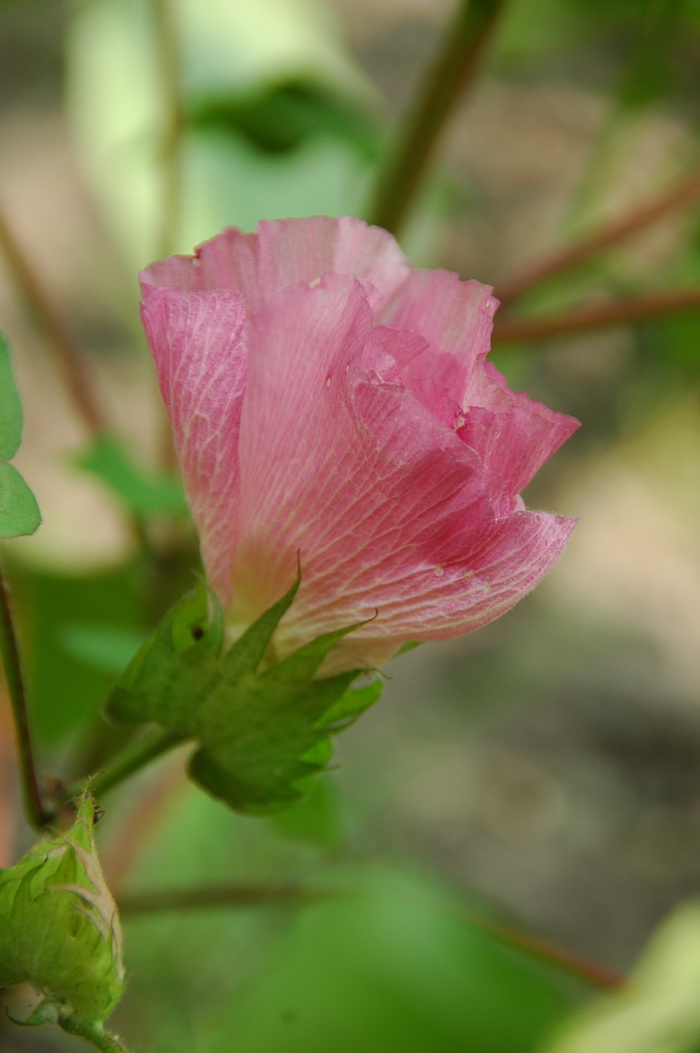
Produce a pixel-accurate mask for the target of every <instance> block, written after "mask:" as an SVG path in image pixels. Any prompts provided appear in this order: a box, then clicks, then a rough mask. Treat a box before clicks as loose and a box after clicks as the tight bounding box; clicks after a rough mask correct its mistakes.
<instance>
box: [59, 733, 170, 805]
mask: <svg viewBox="0 0 700 1053" xmlns="http://www.w3.org/2000/svg"><path fill="white" fill-rule="evenodd" d="M183 741H184V740H183V738H182V736H181V735H179V734H176V733H175V732H173V731H165V730H163V729H160V728H159V729H157V730H155V731H151V732H150V733H148V734H146V735H144V736H143V737H142V738H140V739H137V740H136V742H133V743H131V745H129V746H127V747H126V748H125V749H124V750H122V751H121V753H118V754H117V755H116V756H115V757H113V758H112V760H110V761H109V764H108V767H107V769H106V770H105V771H103V772H100V773H99V774H98V775H96V776H95V778H94V779H92V781H91V782H90V792H91V793H92V794H94V795H95V797H97V798H99V797H101V796H102V795H103V794H105V793H107V792H108V791H109V790H112V789H114V787H115V786H118V785H119V784H120V783H122V782H124V781H125V780H126V779H128V778H129V777H130V776H132V775H134V774H135V773H136V772H137V771H140V770H141V768H145V767H146V766H147V765H148V764H150V763H151V761H154V760H155V759H156V758H157V757H160V756H161V755H162V754H164V753H167V752H168V751H169V750H171V749H174V747H175V746H179V745H180V744H181V743H182V742H183ZM86 778H87V777H86ZM84 784H85V779H80V780H76V781H75V782H74V783H73V784H72V785H71V786H70V787H69V789H68V792H67V795H68V797H76V796H77V795H78V794H79V793H81V791H82V789H83V786H84Z"/></svg>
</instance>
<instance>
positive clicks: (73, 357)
mask: <svg viewBox="0 0 700 1053" xmlns="http://www.w3.org/2000/svg"><path fill="white" fill-rule="evenodd" d="M0 251H2V252H3V253H4V255H5V258H6V260H7V263H8V265H9V270H10V273H11V274H12V276H13V277H14V279H15V282H16V284H17V288H18V290H19V291H20V293H21V294H22V295H23V296H24V298H25V299H26V301H27V303H28V305H29V307H30V308H31V310H32V311H33V312H34V314H35V315H36V317H37V318H38V320H39V322H40V324H41V326H42V328H43V329H44V332H45V333H46V335H47V337H48V342H49V348H50V350H51V351H52V352H53V355H54V358H55V360H56V363H57V365H58V367H59V369H60V371H61V374H62V375H63V378H64V381H65V384H66V388H67V389H68V392H69V394H70V396H71V398H72V400H73V403H74V405H75V408H76V409H77V411H78V413H79V415H80V417H81V419H82V420H83V422H84V423H85V426H86V427H87V429H88V431H90V432H92V433H97V432H101V431H105V430H106V423H105V420H104V417H103V414H102V411H101V409H100V407H99V405H98V403H97V400H96V399H95V396H94V394H93V388H92V386H91V384H90V381H89V379H88V377H87V376H86V373H85V364H84V362H83V360H82V356H81V354H80V352H79V350H78V348H77V347H76V346H75V344H74V342H73V338H72V337H71V335H70V333H69V331H68V329H67V328H66V326H65V324H64V322H63V319H62V318H61V315H60V314H59V312H58V311H57V309H56V307H55V306H54V304H53V302H52V300H51V298H50V297H49V295H48V294H47V292H46V290H45V289H44V286H43V284H42V282H41V280H40V278H39V276H38V275H37V273H36V271H35V269H34V267H33V266H32V264H31V262H30V260H29V257H28V256H27V254H26V253H25V251H24V249H23V248H22V246H21V245H20V244H19V242H18V240H17V238H16V237H15V235H14V233H13V231H12V229H11V228H10V226H9V224H8V222H7V218H6V216H5V215H4V214H3V211H2V208H0Z"/></svg>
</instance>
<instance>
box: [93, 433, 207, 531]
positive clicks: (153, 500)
mask: <svg viewBox="0 0 700 1053" xmlns="http://www.w3.org/2000/svg"><path fill="white" fill-rule="evenodd" d="M77 464H78V467H80V468H84V469H85V470H86V471H88V472H91V473H92V474H93V475H94V476H96V477H97V478H98V479H99V480H100V482H102V483H104V485H105V486H106V487H107V488H108V489H109V490H110V491H111V492H112V494H113V495H114V496H115V497H116V498H117V499H118V500H119V501H121V503H122V504H123V505H124V506H125V507H126V508H127V509H128V510H129V511H130V512H132V513H133V514H134V515H135V516H136V517H137V518H139V519H146V518H147V517H149V516H153V515H187V513H188V506H187V501H186V499H185V495H184V492H183V490H182V485H181V483H180V480H179V479H178V478H176V477H175V476H171V475H163V474H158V475H149V474H147V473H146V472H143V471H142V470H141V469H140V468H138V467H137V466H136V465H135V464H134V462H133V461H132V460H131V458H130V457H129V455H128V454H127V452H126V450H125V449H124V447H123V446H122V445H121V443H120V442H119V441H118V440H117V439H115V438H114V436H112V435H99V436H98V437H97V438H96V439H95V440H94V442H93V444H92V446H91V447H90V449H89V450H87V451H86V452H85V453H83V454H82V455H81V456H80V457H79V458H78V460H77Z"/></svg>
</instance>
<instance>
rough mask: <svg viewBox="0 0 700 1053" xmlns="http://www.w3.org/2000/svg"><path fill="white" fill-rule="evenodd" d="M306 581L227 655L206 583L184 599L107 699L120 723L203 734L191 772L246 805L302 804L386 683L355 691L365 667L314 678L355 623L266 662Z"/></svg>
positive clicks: (208, 787)
mask: <svg viewBox="0 0 700 1053" xmlns="http://www.w3.org/2000/svg"><path fill="white" fill-rule="evenodd" d="M299 582H300V579H299V578H298V579H297V581H296V582H295V583H294V584H293V585H292V587H291V588H290V589H289V591H288V592H287V593H286V595H285V596H283V597H282V599H281V600H278V602H277V603H275V604H273V606H272V607H270V608H269V610H267V611H265V613H264V614H262V615H261V616H260V618H258V620H257V621H256V622H254V624H253V625H251V626H250V627H249V628H248V629H247V630H246V632H245V633H243V635H242V636H241V637H240V638H239V639H238V640H237V641H236V643H235V644H234V645H233V646H232V647H231V648H230V649H229V650H228V651H226V650H223V642H224V624H223V615H222V612H221V610H220V608H219V607H218V605H217V604H216V601H215V600H214V599H213V597H210V596H208V595H207V593H206V591H205V590H204V588H200V589H199V590H197V591H195V592H194V593H192V594H191V595H189V596H187V597H185V599H184V600H183V601H181V603H180V604H178V605H177V606H176V607H175V609H174V610H173V611H172V613H171V614H169V615H168V616H167V617H166V618H165V619H164V620H163V621H162V622H161V624H160V626H159V627H158V629H157V630H156V632H155V634H154V635H153V637H152V638H151V639H150V640H149V641H148V642H147V643H146V644H145V645H144V647H142V648H141V650H140V651H139V653H138V654H137V655H136V657H135V658H134V659H133V661H132V662H131V664H130V665H129V666H128V668H127V669H126V670H125V672H124V673H123V675H122V676H121V677H120V679H119V681H118V682H117V684H116V685H115V687H114V688H113V690H112V692H111V695H110V698H109V701H108V707H107V708H108V713H109V715H110V716H112V717H114V718H115V719H116V720H120V721H124V722H126V723H144V722H156V723H158V724H161V725H162V726H163V727H165V728H167V729H168V730H170V731H174V732H175V733H176V734H178V735H180V736H181V737H182V739H183V740H185V739H194V740H196V741H197V742H198V743H199V745H200V749H199V750H198V751H197V752H196V753H195V754H194V756H193V758H192V760H191V762H190V773H191V775H192V777H193V778H194V779H195V780H196V781H197V782H198V783H199V784H200V785H201V786H203V787H204V788H205V789H206V790H208V791H209V792H210V793H212V794H213V795H214V796H215V797H220V798H221V799H222V800H224V801H226V802H227V803H228V804H230V805H231V806H232V807H233V808H237V809H239V810H241V811H247V812H261V811H266V810H268V809H270V808H275V807H278V806H280V805H285V804H289V803H292V802H294V801H296V800H297V799H298V798H299V796H300V792H301V790H302V788H303V783H304V780H305V779H306V777H308V776H310V775H312V774H313V773H315V772H317V771H318V770H320V769H321V768H323V767H324V766H325V764H326V762H327V760H328V757H329V754H330V743H329V739H328V735H329V734H330V733H332V732H336V731H339V730H341V729H342V728H343V727H345V726H347V724H349V723H351V722H352V721H353V720H354V719H355V718H356V717H357V716H358V715H359V713H361V712H362V711H363V710H365V709H367V707H368V706H370V705H372V703H373V702H374V701H376V699H377V698H378V696H379V693H380V690H381V685H380V683H372V684H368V685H366V686H364V687H360V688H354V689H351V688H350V685H351V684H352V682H353V680H355V679H356V678H357V677H358V676H359V675H360V674H361V672H362V671H361V670H350V671H349V672H345V673H341V674H339V675H337V676H331V677H323V678H319V679H315V675H316V673H317V672H318V670H319V668H320V666H321V664H322V662H323V660H324V658H325V657H326V655H327V654H328V652H329V651H330V650H331V648H332V647H333V645H334V644H336V643H337V642H338V641H339V640H340V639H341V638H342V637H343V636H345V635H347V633H349V632H352V631H353V629H355V628H357V626H349V627H347V628H345V629H340V630H338V631H335V632H331V633H325V634H324V635H322V636H319V637H318V638H317V639H316V640H313V641H312V642H311V643H308V644H306V645H305V646H304V647H301V648H300V649H299V650H297V651H295V652H294V653H293V654H291V655H289V656H288V657H287V658H284V659H283V660H282V661H280V662H274V663H271V662H270V661H269V660H268V651H269V646H270V642H271V639H272V635H273V633H274V631H275V629H276V628H277V625H278V624H279V622H280V619H281V618H282V616H283V615H284V614H285V612H286V611H287V610H288V609H289V607H290V606H291V604H292V602H293V600H294V597H295V595H296V592H297V589H298V587H299ZM208 608H211V609H212V613H211V616H209V615H208Z"/></svg>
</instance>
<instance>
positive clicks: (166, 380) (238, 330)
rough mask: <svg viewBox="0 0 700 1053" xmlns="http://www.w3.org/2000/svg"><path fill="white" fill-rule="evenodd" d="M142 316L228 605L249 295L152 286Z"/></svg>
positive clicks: (205, 555) (213, 575)
mask: <svg viewBox="0 0 700 1053" xmlns="http://www.w3.org/2000/svg"><path fill="white" fill-rule="evenodd" d="M141 315H142V318H143V324H144V328H145V330H146V336H147V338H148V342H149V345H150V347H151V351H152V353H153V358H154V361H155V364H156V370H157V373H158V382H159V385H160V390H161V395H162V397H163V401H164V403H165V407H166V410H167V413H168V416H169V418H170V421H171V423H172V427H173V434H174V439H175V449H176V451H177V455H178V459H179V461H180V465H181V467H182V474H183V478H184V483H185V490H186V492H187V498H188V501H189V503H190V506H191V508H192V515H193V518H194V521H195V524H196V526H197V530H198V531H199V536H200V542H201V549H202V559H203V562H204V566H205V569H206V572H207V578H208V580H209V583H210V585H211V586H212V588H213V589H214V591H215V592H216V594H217V596H218V597H219V599H220V601H221V602H222V603H223V604H226V603H227V602H228V600H229V598H230V595H231V561H232V555H233V553H232V549H233V543H234V539H235V535H236V529H237V528H236V521H237V517H236V507H237V493H238V481H239V480H238V432H239V425H240V415H241V404H242V400H243V392H244V389H245V381H246V371H247V359H246V354H245V335H244V330H243V327H244V323H245V309H244V306H243V301H242V299H241V297H240V296H236V295H235V294H234V293H230V292H209V293H181V292H178V291H176V290H174V289H172V288H171V289H167V288H166V289H162V290H149V291H148V293H147V296H146V299H145V301H144V303H143V304H142V305H141Z"/></svg>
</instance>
